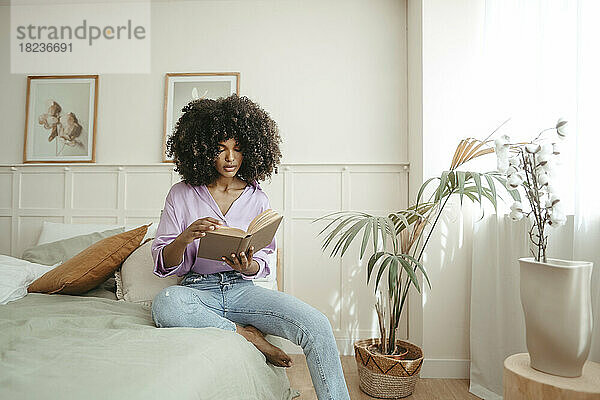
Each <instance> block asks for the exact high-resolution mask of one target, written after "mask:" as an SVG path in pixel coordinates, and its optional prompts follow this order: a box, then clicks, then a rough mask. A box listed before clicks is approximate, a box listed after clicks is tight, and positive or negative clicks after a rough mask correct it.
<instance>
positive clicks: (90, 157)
mask: <svg viewBox="0 0 600 400" xmlns="http://www.w3.org/2000/svg"><path fill="white" fill-rule="evenodd" d="M97 119H98V75H44V76H28V77H27V99H26V103H25V140H24V144H23V163H24V164H25V163H81V162H91V163H95V162H96V125H97Z"/></svg>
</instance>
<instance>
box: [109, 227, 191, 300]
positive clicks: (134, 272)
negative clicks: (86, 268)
mask: <svg viewBox="0 0 600 400" xmlns="http://www.w3.org/2000/svg"><path fill="white" fill-rule="evenodd" d="M152 239H153V238H150V239H148V240H146V242H144V244H142V245H141V246H140V247H138V248H137V250H135V251H134V252H133V253H131V255H130V256H129V257H127V259H126V260H125V261H124V262H123V265H122V266H121V268H119V269H117V270H116V271H115V281H116V282H117V299H119V300H125V301H129V302H132V303H138V304H142V305H145V306H147V307H151V306H152V299H154V296H156V295H157V294H158V293H159V292H160V291H161V290H163V289H164V288H166V287H169V286H173V285H178V284H179V283H180V282H181V281H182V280H183V276H181V277H179V276H176V275H171V276H167V277H166V278H161V277H159V276H156V275H155V274H154V260H153V259H152V252H151V251H150V248H151V246H152Z"/></svg>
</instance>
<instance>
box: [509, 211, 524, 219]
mask: <svg viewBox="0 0 600 400" xmlns="http://www.w3.org/2000/svg"><path fill="white" fill-rule="evenodd" d="M510 219H512V220H513V221H519V220H521V219H523V213H522V212H521V211H516V210H515V211H511V212H510Z"/></svg>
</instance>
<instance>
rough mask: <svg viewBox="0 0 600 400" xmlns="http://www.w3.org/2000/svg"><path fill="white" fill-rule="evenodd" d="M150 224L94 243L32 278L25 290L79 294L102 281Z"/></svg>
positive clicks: (138, 242) (139, 240)
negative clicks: (39, 275)
mask: <svg viewBox="0 0 600 400" xmlns="http://www.w3.org/2000/svg"><path fill="white" fill-rule="evenodd" d="M150 225H152V224H148V225H144V226H140V227H139V228H136V229H133V230H130V231H127V232H123V233H120V234H118V235H114V236H111V237H107V238H106V239H102V240H101V241H99V242H96V243H94V244H93V245H91V246H90V247H88V248H87V249H85V250H83V251H82V252H81V253H79V254H77V255H76V256H74V257H72V258H70V259H68V260H67V261H65V262H64V263H62V264H61V265H59V266H58V267H56V268H54V269H52V270H50V271H48V272H46V273H45V274H44V275H42V276H41V277H39V278H38V279H36V280H35V281H33V283H31V285H29V287H28V288H27V292H28V293H32V292H36V293H48V294H53V293H61V294H83V293H85V292H87V291H89V290H91V289H93V288H95V287H96V286H98V285H100V284H101V283H102V282H104V281H106V280H107V279H108V278H109V277H110V275H112V274H113V273H114V272H115V270H116V269H117V268H119V266H120V265H121V263H122V262H123V261H124V260H125V259H126V258H127V257H128V256H129V255H130V254H131V253H132V252H133V251H134V250H135V249H137V248H138V246H139V245H140V242H141V241H142V239H143V238H144V235H146V232H147V231H148V227H149V226H150Z"/></svg>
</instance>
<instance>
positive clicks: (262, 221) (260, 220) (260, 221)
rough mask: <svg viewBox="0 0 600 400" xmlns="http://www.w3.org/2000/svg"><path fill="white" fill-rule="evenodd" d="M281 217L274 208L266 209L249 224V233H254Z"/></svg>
mask: <svg viewBox="0 0 600 400" xmlns="http://www.w3.org/2000/svg"><path fill="white" fill-rule="evenodd" d="M279 217H280V215H279V214H278V213H277V212H276V211H274V210H272V209H268V210H265V211H264V212H262V213H261V214H259V215H257V216H256V218H254V219H253V220H252V222H251V223H250V225H249V226H248V233H249V234H253V233H255V232H258V231H259V230H261V229H262V228H263V227H265V226H267V225H269V224H270V223H271V222H273V221H275V220H276V219H277V218H279Z"/></svg>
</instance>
